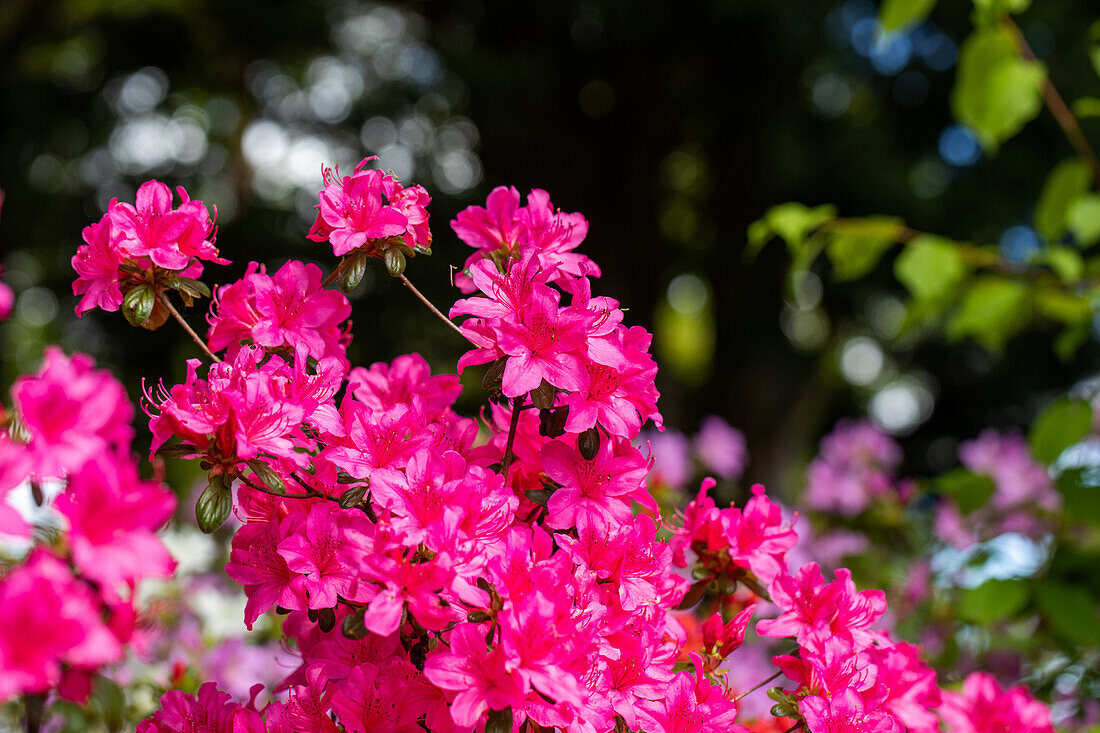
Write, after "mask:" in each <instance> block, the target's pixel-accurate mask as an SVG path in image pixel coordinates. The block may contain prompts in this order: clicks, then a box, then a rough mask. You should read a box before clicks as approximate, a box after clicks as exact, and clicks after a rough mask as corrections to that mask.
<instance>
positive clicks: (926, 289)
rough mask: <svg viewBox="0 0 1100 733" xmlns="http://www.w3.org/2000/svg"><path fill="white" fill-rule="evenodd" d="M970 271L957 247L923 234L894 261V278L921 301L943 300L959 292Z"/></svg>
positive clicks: (945, 240) (944, 240)
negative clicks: (959, 287) (957, 290)
mask: <svg viewBox="0 0 1100 733" xmlns="http://www.w3.org/2000/svg"><path fill="white" fill-rule="evenodd" d="M967 271H968V268H967V265H966V263H965V262H964V261H963V258H962V253H961V252H960V251H959V247H958V245H957V244H955V243H954V242H952V241H951V240H949V239H943V238H942V237H934V236H931V235H928V234H922V235H920V236H919V237H916V238H914V239H913V240H912V241H910V242H909V244H907V245H906V246H905V249H904V250H902V253H901V254H900V255H898V258H897V260H895V261H894V275H895V277H897V279H898V281H899V282H901V284H902V285H904V286H905V287H906V289H907V290H908V291H909V292H910V293H912V294H913V297H914V298H916V299H917V300H929V301H931V300H940V299H942V298H944V297H945V296H948V295H951V294H952V293H954V292H955V289H956V288H957V287H958V285H959V283H961V282H962V280H963V278H965V277H966V274H967Z"/></svg>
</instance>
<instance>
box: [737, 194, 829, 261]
mask: <svg viewBox="0 0 1100 733" xmlns="http://www.w3.org/2000/svg"><path fill="white" fill-rule="evenodd" d="M835 217H836V207H835V206H830V205H828V204H825V205H822V206H815V207H814V208H812V209H811V208H810V207H808V206H806V205H805V204H800V203H798V202H795V201H792V202H789V203H786V204H780V205H779V206H773V207H772V208H770V209H768V212H767V213H766V214H764V218H763V219H760V220H758V221H755V222H753V223H752V224H750V225H749V248H750V250H751V251H753V252H757V251H759V250H760V248H761V247H763V246H764V244H766V243H767V241H768V240H769V239H771V238H772V237H779V238H780V239H782V240H783V241H784V242H786V243H787V248H788V249H790V251H791V252H792V253H796V252H798V251H799V250H801V249H802V248H803V245H804V243H805V239H806V236H807V235H808V234H809V233H810V232H812V231H813V230H814V229H816V228H817V227H819V226H821V225H822V224H824V223H825V222H827V221H829V220H830V219H833V218H835Z"/></svg>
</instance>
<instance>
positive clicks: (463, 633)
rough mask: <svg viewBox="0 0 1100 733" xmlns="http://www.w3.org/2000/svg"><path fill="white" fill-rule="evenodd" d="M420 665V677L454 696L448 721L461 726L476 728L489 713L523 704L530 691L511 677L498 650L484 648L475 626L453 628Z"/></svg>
mask: <svg viewBox="0 0 1100 733" xmlns="http://www.w3.org/2000/svg"><path fill="white" fill-rule="evenodd" d="M447 643H448V644H449V645H450V647H449V648H448V647H445V646H443V645H442V644H441V645H439V646H438V647H437V648H436V651H435V653H433V654H431V655H430V656H429V657H428V659H427V661H426V662H425V664H424V675H425V676H426V677H427V678H428V680H429V681H430V682H431V683H432V684H433V685H435V686H436V687H440V688H442V689H444V690H451V691H454V692H456V693H457V694H456V695H455V696H454V700H453V701H452V702H451V718H453V719H454V722H455V723H456V724H458V725H461V726H473V725H476V724H477V722H478V720H479V719H480V718H481V716H482V715H484V714H485V713H486V712H487V711H489V710H504V709H505V708H509V707H512V706H519V705H521V704H522V703H523V700H524V698H525V697H526V695H527V691H528V690H529V689H530V688H529V687H528V686H527V683H526V681H525V679H524V678H523V677H522V676H521V675H518V674H514V673H513V672H512V671H511V669H510V668H509V666H508V665H507V661H506V658H505V655H504V652H503V650H502V649H501V648H500V647H497V648H494V649H493V650H492V651H489V650H488V649H486V645H485V635H484V632H483V631H482V630H481V629H479V627H478V626H477V624H471V623H463V624H459V625H458V626H456V627H455V628H454V629H453V630H452V631H451V633H450V636H449V637H448V639H447Z"/></svg>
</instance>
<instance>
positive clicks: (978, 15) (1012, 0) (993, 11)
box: [974, 0, 1031, 25]
mask: <svg viewBox="0 0 1100 733" xmlns="http://www.w3.org/2000/svg"><path fill="white" fill-rule="evenodd" d="M1029 7H1031V0H974V22H975V23H976V24H978V25H988V24H991V23H996V22H997V21H998V19H1000V18H1001V17H1002V16H1004V15H1006V14H1016V13H1022V12H1024V11H1025V10H1027V9H1028V8H1029Z"/></svg>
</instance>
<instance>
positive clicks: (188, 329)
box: [160, 293, 221, 363]
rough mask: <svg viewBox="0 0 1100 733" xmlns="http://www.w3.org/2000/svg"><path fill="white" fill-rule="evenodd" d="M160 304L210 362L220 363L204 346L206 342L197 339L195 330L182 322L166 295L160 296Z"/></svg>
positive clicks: (185, 322)
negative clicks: (162, 304)
mask: <svg viewBox="0 0 1100 733" xmlns="http://www.w3.org/2000/svg"><path fill="white" fill-rule="evenodd" d="M160 302H161V303H164V307H165V308H167V309H168V312H169V313H171V314H172V317H173V318H175V319H176V322H177V323H179V324H180V326H182V327H183V330H184V331H186V332H187V335H188V336H190V337H191V340H192V341H194V342H195V343H196V344H198V345H199V348H200V349H202V352H203V353H204V354H206V355H207V356H209V357H210V360H211V361H213V362H215V363H218V362H221V359H219V358H218V356H217V354H215V353H214V352H213V351H211V350H210V347H208V346H207V345H206V342H205V341H203V340H202V339H201V338H199V335H198V334H197V333H195V330H194V329H193V328H191V326H190V325H189V324H188V323H187V321H185V320H184V318H183V316H181V315H180V312H179V311H178V310H176V307H175V306H174V305H172V301H170V300H169V299H168V293H161V294H160Z"/></svg>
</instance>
